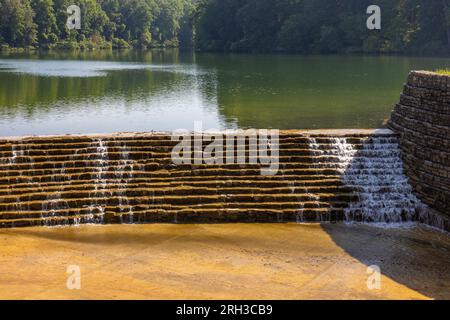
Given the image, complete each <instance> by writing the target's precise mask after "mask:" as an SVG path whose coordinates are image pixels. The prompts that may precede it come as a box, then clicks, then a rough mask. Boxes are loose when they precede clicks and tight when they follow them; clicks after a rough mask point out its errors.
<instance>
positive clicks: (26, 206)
mask: <svg viewBox="0 0 450 320" xmlns="http://www.w3.org/2000/svg"><path fill="white" fill-rule="evenodd" d="M125 200H126V201H127V203H128V204H129V205H135V204H159V203H165V204H173V205H191V204H200V203H201V204H208V203H224V202H228V203H229V202H249V201H255V202H260V203H261V202H298V203H300V202H303V201H322V202H333V201H337V202H353V201H357V200H358V196H357V195H356V194H353V193H341V194H333V193H330V194H325V193H324V194H258V193H256V194H217V195H186V196H177V195H164V196H153V195H145V194H143V195H140V196H132V197H126V198H125V197H123V196H119V195H114V194H112V193H111V194H110V195H109V194H108V195H107V196H103V197H100V196H99V197H94V196H92V197H86V198H82V197H80V198H67V199H61V198H56V199H52V200H50V199H49V200H34V201H20V202H10V203H4V202H3V203H0V211H21V210H43V209H47V210H52V209H60V208H81V207H83V206H90V205H93V204H95V205H99V206H100V205H101V206H106V205H120V204H121V203H123V202H125Z"/></svg>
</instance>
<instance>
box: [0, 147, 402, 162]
mask: <svg viewBox="0 0 450 320" xmlns="http://www.w3.org/2000/svg"><path fill="white" fill-rule="evenodd" d="M252 152H254V153H253V154H252V155H253V156H258V157H259V154H258V153H257V150H256V149H255V150H252ZM399 152H400V148H399V147H398V146H397V147H395V148H390V149H388V148H386V149H361V150H358V151H355V152H354V155H355V156H358V157H369V158H371V157H374V158H376V157H379V156H380V154H383V156H386V157H397V156H398V155H399ZM271 155H272V153H271V152H268V156H269V157H270V156H271ZM278 155H279V156H280V157H285V158H286V159H287V158H288V157H294V156H297V157H298V156H304V157H306V158H308V157H309V158H314V157H317V156H323V155H328V156H338V155H341V151H340V150H338V149H326V150H322V149H320V150H317V149H280V150H279V153H278ZM182 156H185V157H188V158H189V159H191V160H195V159H202V158H201V157H202V156H201V155H200V156H198V154H196V153H194V151H192V152H191V153H183V154H182ZM245 157H246V158H249V152H248V150H247V151H246V153H245ZM236 158H237V153H235V154H234V156H231V157H230V156H229V155H227V154H226V152H224V153H223V159H224V162H226V160H227V159H229V160H233V159H236ZM262 158H265V157H262ZM147 159H155V160H160V161H166V162H168V161H170V162H171V161H172V154H171V153H170V152H142V151H130V152H126V153H124V152H108V151H105V152H103V153H100V152H96V153H74V154H60V155H48V156H47V155H41V156H28V155H26V154H25V152H24V154H23V155H22V154H20V153H18V154H17V155H16V156H11V154H5V153H3V157H0V163H2V164H10V163H24V162H25V163H27V162H60V161H69V162H70V161H77V160H78V161H87V160H105V161H106V160H147Z"/></svg>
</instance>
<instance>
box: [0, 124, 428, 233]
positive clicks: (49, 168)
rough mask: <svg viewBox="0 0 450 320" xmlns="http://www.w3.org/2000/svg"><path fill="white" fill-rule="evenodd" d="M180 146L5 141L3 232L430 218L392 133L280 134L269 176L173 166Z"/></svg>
mask: <svg viewBox="0 0 450 320" xmlns="http://www.w3.org/2000/svg"><path fill="white" fill-rule="evenodd" d="M177 143H178V142H177V141H172V139H171V136H170V134H165V133H150V134H149V133H145V134H144V133H143V134H111V135H80V136H54V137H25V138H3V139H0V226H2V227H18V226H32V225H49V226H50V225H65V224H79V223H136V222H164V223H173V222H175V223H183V222H288V221H296V222H307V221H336V220H356V221H373V222H400V221H410V220H417V219H419V218H420V214H421V212H422V211H423V210H425V207H424V205H423V204H421V203H420V201H419V200H417V198H416V197H415V196H414V195H413V193H412V190H411V187H410V186H409V184H408V179H407V177H406V176H405V175H404V169H403V165H402V161H401V152H400V148H399V141H398V136H397V135H396V134H394V133H393V132H391V131H389V130H376V131H368V130H366V131H363V130H360V131H358V130H347V131H328V132H327V131H324V132H319V131H309V132H306V131H305V132H301V131H298V132H296V131H286V132H280V136H279V146H278V151H279V169H278V171H277V174H276V175H273V176H270V175H261V171H260V165H251V164H246V165H242V164H236V163H224V164H220V165H219V164H218V165H208V164H200V165H194V164H192V165H191V164H184V165H175V164H174V163H173V161H172V159H171V151H172V149H173V148H174V146H175V145H176V144H177ZM206 144H207V143H206ZM254 148H256V146H255V145H252V144H251V143H250V142H249V144H248V145H247V150H246V154H247V155H248V154H249V153H250V152H251V151H252V150H254Z"/></svg>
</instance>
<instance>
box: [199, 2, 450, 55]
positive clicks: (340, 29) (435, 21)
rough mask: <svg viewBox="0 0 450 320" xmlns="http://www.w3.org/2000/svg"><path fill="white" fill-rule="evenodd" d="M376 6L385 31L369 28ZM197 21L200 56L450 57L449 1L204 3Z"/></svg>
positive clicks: (200, 6)
mask: <svg viewBox="0 0 450 320" xmlns="http://www.w3.org/2000/svg"><path fill="white" fill-rule="evenodd" d="M372 4H375V5H379V6H380V7H381V9H382V29H381V30H368V29H367V28H366V20H367V18H368V15H367V14H366V9H367V7H368V6H369V5H372ZM194 18H195V30H196V40H197V41H196V46H197V48H198V49H200V50H221V51H248V52H254V51H257V52H266V51H271V52H274V51H284V52H300V53H337V52H367V53H397V52H404V53H423V54H441V53H449V52H450V49H449V48H450V0H345V1H336V0H201V1H200V4H199V6H198V7H197V10H196V13H195V15H194Z"/></svg>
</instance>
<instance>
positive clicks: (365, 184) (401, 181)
mask: <svg viewBox="0 0 450 320" xmlns="http://www.w3.org/2000/svg"><path fill="white" fill-rule="evenodd" d="M312 140H314V141H312V142H311V149H312V150H314V152H316V153H319V154H321V155H329V156H336V157H337V158H338V160H339V161H338V162H337V165H336V167H337V169H338V170H339V171H340V172H341V174H342V182H343V184H344V186H347V187H351V188H352V189H353V190H354V192H355V193H356V194H357V196H358V201H356V202H350V203H349V204H348V206H347V207H346V208H344V215H345V219H346V220H347V221H364V222H386V223H398V222H404V221H412V220H417V219H418V217H420V216H421V214H422V212H423V211H424V210H425V209H426V207H425V205H423V204H422V203H421V201H420V200H418V199H417V197H416V196H415V195H414V194H413V191H412V188H411V186H410V184H409V183H408V179H407V177H406V176H405V175H404V168H403V162H402V160H401V154H400V148H399V144H398V142H397V141H396V139H395V138H392V137H386V138H384V137H370V138H367V139H366V140H365V141H364V142H363V143H362V145H354V144H352V143H350V142H349V141H348V139H346V138H333V139H331V147H330V146H327V147H326V148H320V147H319V144H317V142H316V141H315V139H312Z"/></svg>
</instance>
